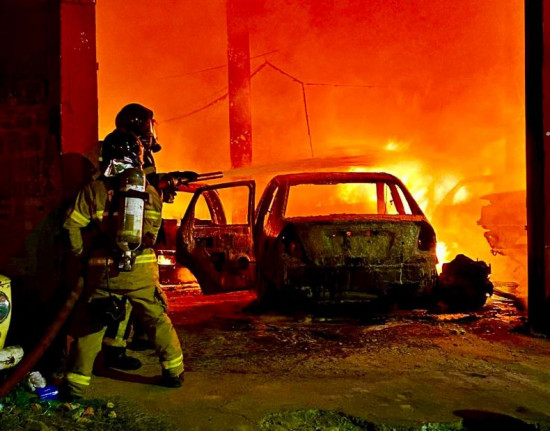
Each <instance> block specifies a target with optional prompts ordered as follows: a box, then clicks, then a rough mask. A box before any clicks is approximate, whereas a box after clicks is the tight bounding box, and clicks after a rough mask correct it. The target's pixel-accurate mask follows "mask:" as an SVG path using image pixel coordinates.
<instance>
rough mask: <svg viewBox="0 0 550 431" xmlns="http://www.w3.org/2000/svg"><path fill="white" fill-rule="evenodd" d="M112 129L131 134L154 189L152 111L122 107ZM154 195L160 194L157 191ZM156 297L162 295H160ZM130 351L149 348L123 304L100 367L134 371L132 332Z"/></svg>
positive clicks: (104, 162) (103, 164)
mask: <svg viewBox="0 0 550 431" xmlns="http://www.w3.org/2000/svg"><path fill="white" fill-rule="evenodd" d="M115 126H116V129H115V130H118V131H122V132H126V133H131V134H132V135H134V136H135V137H136V138H138V139H139V140H140V142H141V143H142V145H143V149H144V161H143V166H142V168H143V170H144V172H145V173H146V175H147V179H148V181H149V183H151V184H153V185H155V186H157V184H158V180H157V178H156V176H155V171H156V170H155V159H154V157H153V154H152V153H153V152H158V151H160V150H161V146H160V144H159V143H158V142H157V140H156V132H155V120H154V119H153V111H152V110H150V109H149V108H146V107H145V106H143V105H140V104H138V103H130V104H128V105H126V106H124V107H123V108H122V109H121V110H120V112H119V113H118V114H117V116H116V118H115ZM110 151H112V148H111V147H109V146H107V147H106V148H104V147H103V144H102V148H101V155H100V169H101V171H102V172H103V171H104V170H105V169H106V168H107V167H108V161H109V160H110V159H111V158H112V157H111V154H109V153H110ZM157 192H160V191H159V190H158V188H157ZM159 294H161V295H162V294H163V292H162V291H160V292H159ZM132 327H133V337H132V348H134V349H135V350H145V349H148V348H153V347H154V346H152V343H151V342H150V341H149V340H148V339H147V336H146V334H145V332H144V330H143V329H142V328H140V327H139V323H138V324H137V325H136V322H135V319H134V318H133V317H132V306H131V305H130V303H129V302H127V303H126V314H125V319H124V320H123V321H121V322H115V323H112V324H110V325H108V327H107V330H106V332H105V337H104V338H103V349H102V351H103V356H104V365H105V367H107V368H118V369H121V370H137V369H139V368H140V367H141V361H140V360H139V359H137V358H134V357H132V356H128V355H127V354H126V347H127V343H128V338H129V336H130V333H131V332H132Z"/></svg>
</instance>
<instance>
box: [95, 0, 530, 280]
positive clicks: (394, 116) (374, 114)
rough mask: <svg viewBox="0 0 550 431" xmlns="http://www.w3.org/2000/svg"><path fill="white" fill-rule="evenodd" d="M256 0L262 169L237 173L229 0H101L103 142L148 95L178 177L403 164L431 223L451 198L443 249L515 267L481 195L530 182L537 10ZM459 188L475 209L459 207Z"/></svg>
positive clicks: (251, 7)
mask: <svg viewBox="0 0 550 431" xmlns="http://www.w3.org/2000/svg"><path fill="white" fill-rule="evenodd" d="M244 4H246V5H247V7H248V11H247V12H248V15H249V19H248V22H249V30H250V51H251V70H255V69H257V68H258V67H260V66H261V65H263V64H264V63H265V62H268V63H269V64H270V65H273V66H275V67H271V66H265V67H263V68H262V69H261V70H260V71H259V72H258V73H257V74H256V75H254V76H253V77H252V81H251V91H252V95H251V105H252V140H253V155H252V159H253V164H252V166H251V167H245V168H242V169H239V170H236V171H234V172H229V171H228V168H229V166H230V161H229V148H228V145H229V144H228V143H229V124H228V121H229V120H228V108H227V103H228V102H227V98H224V95H225V94H226V93H227V68H226V64H227V54H226V52H227V38H226V16H225V1H224V0H202V1H194V2H190V1H176V0H170V1H167V0H165V1H162V2H155V3H151V2H150V1H146V0H133V1H132V2H108V1H106V0H100V1H98V3H97V28H98V34H97V40H98V60H99V106H100V137H103V136H105V135H106V134H107V133H108V132H110V131H111V130H112V128H113V127H114V117H115V115H116V112H118V110H119V109H120V108H121V107H122V106H124V105H125V104H127V103H130V102H139V103H143V104H144V105H146V106H148V107H150V108H152V109H153V110H154V111H155V117H156V119H157V121H158V124H159V130H158V134H159V140H160V142H161V143H162V145H163V150H162V151H161V152H160V153H158V154H157V164H158V166H159V167H160V169H161V170H163V171H171V170H187V169H192V170H196V171H203V172H209V171H216V170H222V171H225V172H226V178H233V177H246V176H250V177H253V178H255V179H257V180H258V181H259V182H260V185H259V188H260V189H261V184H263V182H265V181H266V179H267V178H269V176H270V175H272V174H276V173H280V172H287V171H298V170H311V169H317V170H321V169H324V170H326V169H335V170H336V169H337V170H343V169H351V168H352V167H353V168H357V169H363V170H370V169H391V170H393V172H392V173H394V174H396V175H398V176H400V177H401V178H404V177H406V180H405V183H406V185H407V186H408V187H409V188H410V189H411V190H412V191H413V192H416V193H417V195H416V196H417V199H419V200H420V201H422V202H424V204H425V207H424V210H425V211H426V213H427V214H428V215H431V214H434V215H437V214H439V215H440V214H441V213H442V212H441V210H440V209H438V206H440V205H443V204H442V202H444V203H445V205H447V203H449V202H451V205H450V207H451V210H449V211H447V212H446V214H452V215H449V216H447V218H445V217H443V219H441V220H438V222H437V223H438V225H436V230H437V231H438V237H439V240H441V241H443V242H447V243H449V244H448V245H449V247H451V243H454V242H455V238H459V239H460V237H462V239H461V240H460V241H459V243H458V244H457V246H456V247H455V248H454V249H456V250H459V251H460V252H463V253H465V254H468V255H472V257H474V258H475V257H479V258H483V259H485V260H487V261H489V262H491V263H492V264H493V269H494V271H495V269H497V270H498V268H499V266H505V265H506V264H501V261H499V258H500V256H497V257H494V256H492V255H491V254H490V253H489V246H488V244H487V242H486V241H485V238H484V237H483V233H484V230H483V229H482V228H481V227H480V226H479V225H478V224H477V220H478V219H479V216H480V212H481V206H482V205H485V204H486V203H487V202H486V201H482V200H481V199H480V197H481V196H483V195H484V194H486V193H489V192H493V191H506V190H515V189H524V188H525V180H524V178H525V168H524V166H525V163H524V160H525V159H524V152H525V151H524V148H525V146H524V124H523V115H524V114H523V112H524V107H523V88H524V81H523V80H524V78H523V46H524V39H523V1H522V0H510V1H506V2H502V1H500V0H484V1H479V0H433V1H430V2H426V1H425V0H399V1H398V0H369V1H364V0H248V1H246V2H244ZM281 71H282V72H284V74H283V73H281ZM306 118H307V119H308V120H309V129H308V124H307V122H306ZM392 143H393V146H392ZM480 176H483V177H485V178H490V180H487V181H485V182H483V181H482V182H481V183H479V182H478V183H476V185H475V186H474V185H473V184H474V183H475V181H472V180H471V179H472V178H477V177H480ZM461 183H465V184H467V185H466V186H464V187H461V186H460V184H461ZM480 184H481V185H480ZM455 187H458V188H463V189H464V190H463V191H462V192H460V193H462V194H463V195H468V196H469V197H468V198H467V199H466V200H467V201H468V205H466V202H464V201H462V205H459V203H460V202H458V201H457V199H455V198H453V197H451V196H447V197H446V198H445V196H446V194H448V193H451V190H453V189H454V188H455ZM474 189H475V190H474ZM458 200H460V199H458ZM453 202H454V203H453ZM453 208H454V210H453ZM524 211H525V209H524V208H518V212H523V213H524ZM434 223H435V222H434ZM465 226H468V227H467V228H465ZM457 232H459V234H458V235H456V233H457ZM460 232H462V234H460ZM452 257H454V256H451V258H452Z"/></svg>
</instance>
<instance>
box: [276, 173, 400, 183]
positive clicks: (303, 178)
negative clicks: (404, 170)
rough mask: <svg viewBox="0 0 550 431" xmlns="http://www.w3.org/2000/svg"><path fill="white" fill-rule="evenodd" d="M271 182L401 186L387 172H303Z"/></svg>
mask: <svg viewBox="0 0 550 431" xmlns="http://www.w3.org/2000/svg"><path fill="white" fill-rule="evenodd" d="M271 181H277V182H279V183H283V182H285V183H288V184H289V185H293V184H302V183H306V184H307V183H311V182H321V183H322V182H325V181H326V182H348V181H352V182H355V181H357V182H379V181H385V182H391V183H398V184H401V181H400V180H399V179H398V178H397V177H395V176H394V175H392V174H388V173H386V172H301V173H293V174H281V175H276V176H275V177H273V179H272V180H271Z"/></svg>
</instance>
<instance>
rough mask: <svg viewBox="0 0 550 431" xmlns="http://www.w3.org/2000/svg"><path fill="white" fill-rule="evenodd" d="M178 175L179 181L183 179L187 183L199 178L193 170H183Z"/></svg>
mask: <svg viewBox="0 0 550 431" xmlns="http://www.w3.org/2000/svg"><path fill="white" fill-rule="evenodd" d="M178 176H179V179H180V180H181V181H185V182H187V183H191V182H193V181H197V180H198V179H199V174H197V173H196V172H193V171H183V172H180V174H179V175H178Z"/></svg>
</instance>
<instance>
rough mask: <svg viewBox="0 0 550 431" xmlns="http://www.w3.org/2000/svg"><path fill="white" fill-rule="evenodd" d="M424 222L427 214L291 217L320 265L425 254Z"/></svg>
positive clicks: (308, 254)
mask: <svg viewBox="0 0 550 431" xmlns="http://www.w3.org/2000/svg"><path fill="white" fill-rule="evenodd" d="M421 222H426V219H425V217H423V216H395V217H394V216H391V217H388V216H386V217H380V216H379V217H376V218H362V219H346V218H340V219H336V220H334V219H330V220H328V219H327V220H323V219H314V218H311V219H307V218H296V219H293V220H290V223H291V224H292V225H293V228H294V231H295V234H296V236H297V238H298V240H299V241H300V244H301V246H302V247H303V249H304V252H305V255H306V257H307V260H308V261H310V262H312V263H315V264H317V265H338V264H342V265H350V264H357V265H365V264H384V263H399V262H404V261H407V260H409V259H413V258H415V257H416V256H419V255H420V254H421V253H422V254H424V255H425V254H426V252H421V251H420V250H419V249H418V235H419V232H420V227H421ZM432 254H433V253H432Z"/></svg>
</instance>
